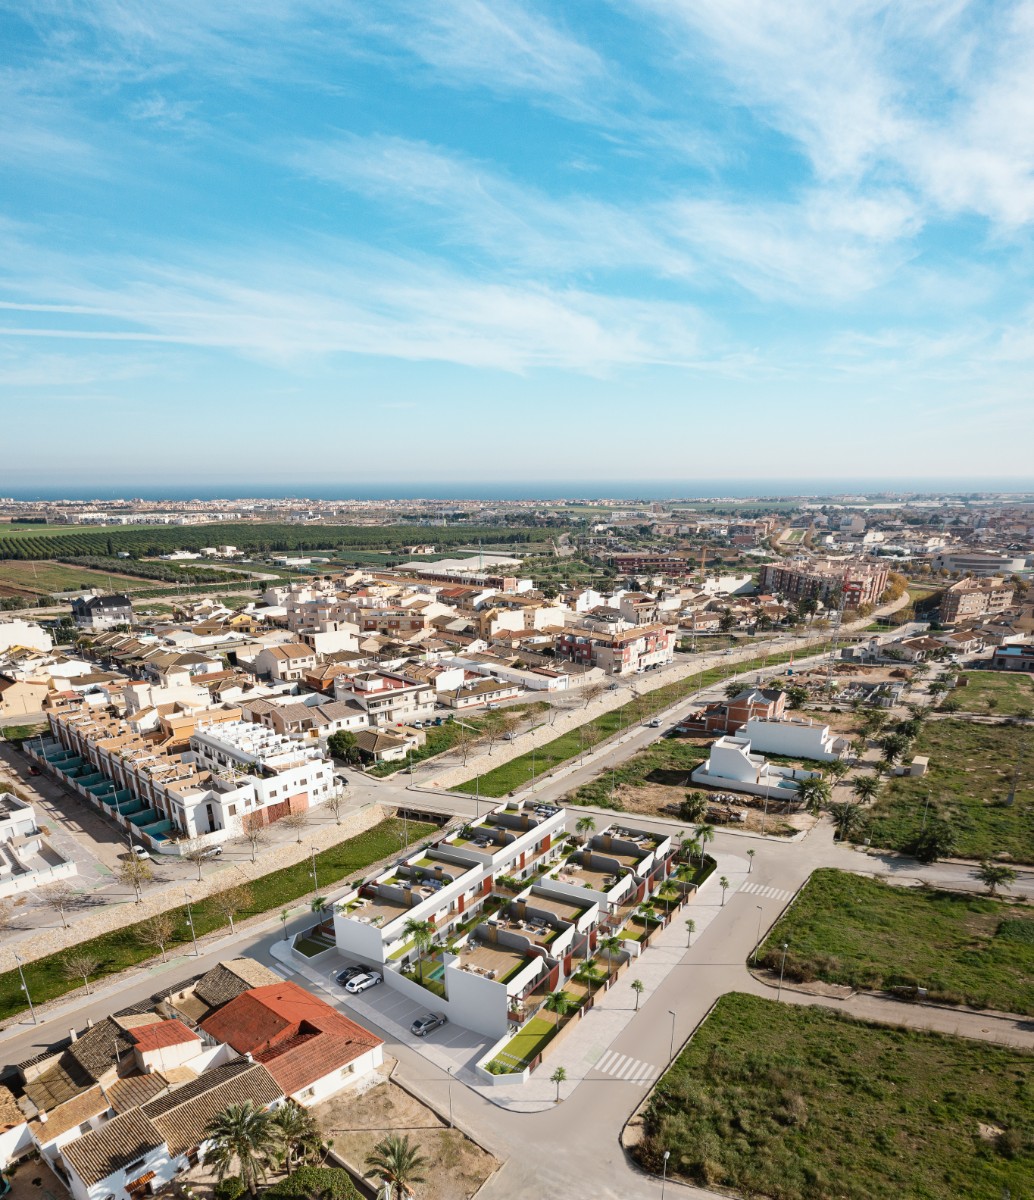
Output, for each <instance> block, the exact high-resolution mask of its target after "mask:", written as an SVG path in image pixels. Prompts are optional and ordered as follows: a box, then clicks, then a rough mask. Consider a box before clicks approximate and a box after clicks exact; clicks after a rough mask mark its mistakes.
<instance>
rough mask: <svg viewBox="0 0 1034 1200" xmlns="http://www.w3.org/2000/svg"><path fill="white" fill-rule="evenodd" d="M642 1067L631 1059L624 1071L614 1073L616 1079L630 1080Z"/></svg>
mask: <svg viewBox="0 0 1034 1200" xmlns="http://www.w3.org/2000/svg"><path fill="white" fill-rule="evenodd" d="M642 1065H643V1064H642V1063H641V1062H640V1061H639V1060H638V1059H637V1058H633V1059H632V1060H631V1061H630V1062H629V1063H628V1065H627V1066H626V1067H625V1068H624V1070H622V1071H618V1072H616V1074H617V1077H618V1079H631V1078H632V1076H633V1075H634V1074H635V1073H636V1072H637V1071H638V1070H639V1068H640V1067H641V1066H642Z"/></svg>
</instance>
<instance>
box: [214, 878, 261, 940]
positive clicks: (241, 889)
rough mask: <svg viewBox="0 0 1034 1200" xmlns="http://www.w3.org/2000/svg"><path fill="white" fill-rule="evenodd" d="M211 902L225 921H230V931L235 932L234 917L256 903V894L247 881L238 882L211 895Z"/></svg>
mask: <svg viewBox="0 0 1034 1200" xmlns="http://www.w3.org/2000/svg"><path fill="white" fill-rule="evenodd" d="M209 903H210V904H211V905H212V907H213V908H214V909H215V910H216V912H217V913H218V914H219V915H220V916H221V917H222V918H223V919H224V920H225V921H229V923H230V933H233V932H234V927H233V919H234V917H235V916H236V915H237V914H238V913H239V912H240V911H241V910H242V909H245V908H250V907H251V906H252V905H253V904H254V903H255V896H254V893H253V892H252V890H251V888H250V887H249V886H248V885H247V884H246V883H237V884H234V886H233V887H228V888H225V889H224V890H223V891H221V892H216V894H215V895H214V896H212V897H210V899H209Z"/></svg>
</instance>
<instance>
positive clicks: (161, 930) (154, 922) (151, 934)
mask: <svg viewBox="0 0 1034 1200" xmlns="http://www.w3.org/2000/svg"><path fill="white" fill-rule="evenodd" d="M175 932H176V923H175V922H174V921H173V919H172V917H171V916H169V914H168V913H155V914H154V916H153V917H148V918H147V919H146V920H144V921H141V922H140V924H139V926H138V927H137V934H136V936H137V937H138V938H139V940H140V941H141V942H143V944H144V945H145V946H150V947H151V948H152V949H154V950H160V951H161V955H162V962H168V961H169V960H168V957H167V956H166V953H165V947H166V946H168V944H169V943H170V942H171V941H172V939H173V935H174V934H175Z"/></svg>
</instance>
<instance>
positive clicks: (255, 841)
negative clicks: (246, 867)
mask: <svg viewBox="0 0 1034 1200" xmlns="http://www.w3.org/2000/svg"><path fill="white" fill-rule="evenodd" d="M241 841H242V842H244V843H246V844H247V845H249V846H250V847H251V861H252V862H254V861H255V860H256V859H257V858H258V852H259V847H260V846H266V845H268V844H269V834H267V833H266V831H265V829H264V828H263V827H262V826H261V825H248V826H247V827H246V828H245V830H244V832H243V833H242V834H241Z"/></svg>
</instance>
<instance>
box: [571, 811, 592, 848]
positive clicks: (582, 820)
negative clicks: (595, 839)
mask: <svg viewBox="0 0 1034 1200" xmlns="http://www.w3.org/2000/svg"><path fill="white" fill-rule="evenodd" d="M574 831H575V833H577V834H579V835H580V836H581V839H582V841H583V842H587V841H588V840H589V834H590V833H595V832H596V819H595V817H590V816H589V814H588V813H586V814H585V816H584V817H579V818H578V821H577V823H576V824H575V827H574Z"/></svg>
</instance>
